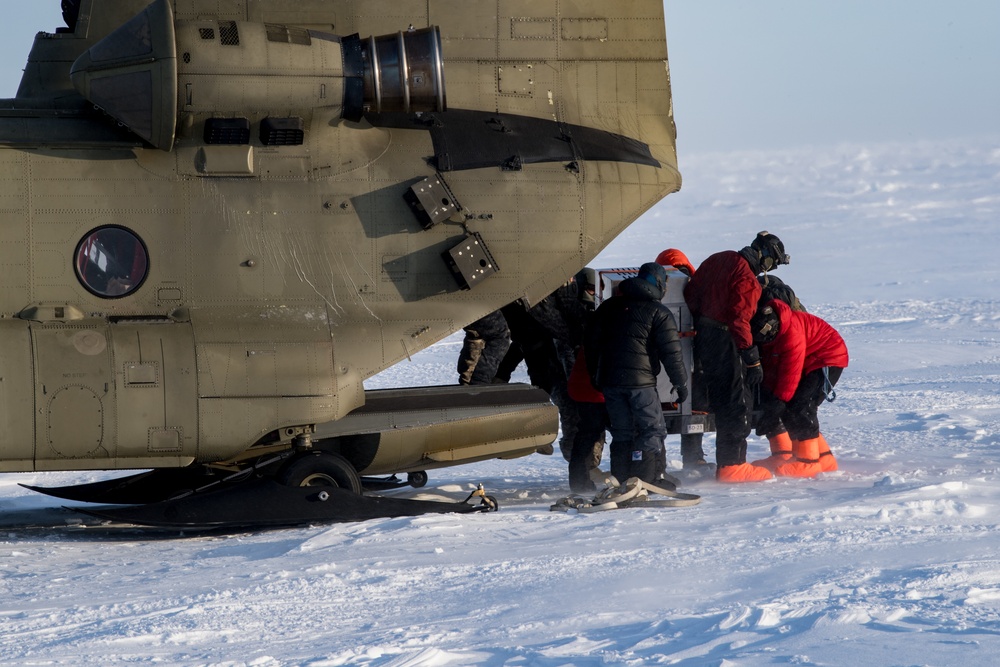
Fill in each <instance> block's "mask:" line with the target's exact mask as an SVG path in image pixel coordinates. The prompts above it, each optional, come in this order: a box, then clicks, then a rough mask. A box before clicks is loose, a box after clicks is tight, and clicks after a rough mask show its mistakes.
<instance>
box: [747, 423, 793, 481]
mask: <svg viewBox="0 0 1000 667" xmlns="http://www.w3.org/2000/svg"><path fill="white" fill-rule="evenodd" d="M767 442H768V443H769V444H770V445H771V455H770V456H768V457H767V458H766V459H760V460H759V461H754V462H753V465H755V466H760V467H762V468H767V469H768V470H770V471H771V472H774V469H775V468H777V467H778V466H779V465H781V464H782V463H785V462H787V461H791V460H792V439H791V437H789V435H788V431H782V432H781V433H779V434H778V435H771V436H768V438H767Z"/></svg>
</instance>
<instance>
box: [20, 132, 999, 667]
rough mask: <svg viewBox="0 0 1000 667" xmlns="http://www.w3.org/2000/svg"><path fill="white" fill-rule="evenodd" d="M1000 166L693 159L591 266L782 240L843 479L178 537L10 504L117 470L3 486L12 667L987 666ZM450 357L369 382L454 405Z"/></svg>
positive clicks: (449, 488) (544, 483) (501, 479)
mask: <svg viewBox="0 0 1000 667" xmlns="http://www.w3.org/2000/svg"><path fill="white" fill-rule="evenodd" d="M998 145H1000V141H997V140H995V139H994V140H992V141H986V140H983V141H981V142H964V143H960V144H954V143H951V144H946V143H929V144H919V143H918V144H908V145H871V146H846V147H838V148H816V149H802V150H797V151H784V152H767V153H740V154H712V155H701V156H697V157H692V158H690V159H684V160H682V162H681V169H682V172H683V174H684V177H685V185H684V190H683V191H682V192H681V193H679V194H676V195H672V196H670V197H668V198H667V199H666V200H664V201H663V202H661V203H660V204H659V205H657V206H656V207H655V208H654V209H653V210H652V211H650V212H649V213H648V214H647V215H646V216H644V217H643V218H642V219H641V220H640V221H638V222H637V223H635V224H634V225H633V226H632V227H630V228H629V229H628V230H627V231H626V233H625V234H623V235H622V236H621V237H620V238H619V239H618V240H616V241H615V242H614V243H613V244H612V245H611V246H610V247H609V248H608V249H607V250H606V251H605V252H604V253H603V254H602V255H601V256H600V257H599V258H598V259H597V261H595V262H594V266H601V267H611V266H622V265H628V266H635V265H638V264H640V263H641V262H643V261H647V260H650V259H652V258H653V257H655V256H656V254H657V253H658V252H659V251H660V250H662V249H663V248H666V247H670V246H674V247H679V248H681V249H683V250H684V251H685V252H687V253H688V255H689V256H690V257H691V259H692V260H693V261H694V263H695V264H698V263H700V261H701V260H702V259H704V258H705V257H706V256H707V255H708V254H710V253H712V252H715V251H718V250H723V249H738V248H740V247H742V246H743V245H746V244H748V243H749V241H750V240H751V239H752V238H753V236H754V234H755V233H756V232H757V231H759V230H761V229H768V230H770V231H771V232H774V233H776V234H778V235H780V237H781V238H782V239H783V240H784V242H785V245H786V249H787V250H788V252H789V253H790V254H791V256H792V264H791V265H790V266H787V267H782V268H781V269H780V272H779V273H778V274H777V275H779V276H780V277H782V278H784V279H785V280H786V282H788V283H789V284H790V285H792V286H793V287H794V288H795V289H796V291H797V292H798V294H799V296H800V297H801V299H802V301H803V302H804V303H805V304H806V306H807V307H808V308H809V310H810V311H811V312H813V313H815V314H817V315H820V316H821V317H823V318H824V319H826V320H827V321H829V322H830V323H831V324H833V325H834V326H835V327H836V328H837V329H838V330H839V331H840V332H841V333H842V334H843V336H844V338H845V339H846V341H847V344H848V346H849V348H850V353H851V364H850V367H849V368H848V369H847V371H846V372H845V373H844V376H843V379H842V380H841V383H840V385H839V386H838V387H837V394H838V397H837V400H836V401H835V402H833V403H828V404H825V405H824V406H823V407H822V408H821V410H820V418H821V421H822V423H823V431H824V433H825V435H826V437H827V439H828V440H829V442H830V444H831V446H832V447H833V451H834V453H835V454H836V456H837V459H838V461H839V463H840V471H838V472H836V473H830V474H826V475H823V476H822V477H821V478H819V479H815V480H800V479H779V480H775V481H771V482H766V483H759V484H751V485H740V486H724V485H720V484H718V483H716V482H715V481H714V480H712V479H710V478H705V479H697V478H690V477H688V478H685V481H686V484H685V486H684V487H682V489H681V490H685V491H689V492H693V493H698V494H700V495H702V497H703V501H702V504H700V505H699V506H697V507H693V508H678V509H663V508H643V509H626V510H620V511H612V512H604V513H599V514H589V515H588V514H566V513H557V512H550V511H549V505H550V504H552V503H553V502H555V501H556V500H558V499H559V498H561V497H563V496H565V495H566V494H568V487H567V481H566V480H567V477H566V465H565V462H564V461H563V460H562V459H561V457H559V456H558V454H557V455H556V456H549V457H546V456H542V455H533V456H531V457H527V458H522V459H516V460H511V461H493V462H487V463H481V464H476V465H471V466H466V467H461V468H454V469H450V470H443V471H432V472H431V481H430V484H429V487H428V489H430V490H433V491H437V492H439V493H441V494H447V495H451V496H461V495H464V494H465V493H467V492H468V490H469V489H470V488H472V487H473V485H474V484H476V483H478V482H482V483H483V484H484V485H485V486H486V488H487V490H488V491H489V492H490V493H491V494H493V495H495V496H496V497H497V498H498V499H499V501H500V503H501V507H502V508H501V511H499V512H497V513H493V514H476V515H462V516H457V515H433V516H421V517H414V518H401V519H383V520H375V521H368V522H365V523H355V524H341V525H315V526H306V527H299V528H294V529H282V530H269V531H261V532H237V533H188V534H184V533H178V532H176V531H173V532H172V531H143V530H137V529H132V528H122V527H116V526H102V525H101V524H100V523H98V522H96V521H94V520H89V519H85V518H84V517H82V516H81V515H78V514H76V513H74V512H72V511H70V510H66V509H63V508H62V505H63V504H64V503H61V502H60V501H57V500H54V499H51V498H47V497H44V496H40V495H37V494H33V493H31V492H29V491H27V490H25V489H23V488H21V487H20V486H18V484H19V483H29V484H38V485H43V486H58V485H62V484H68V483H76V482H84V481H92V480H95V479H100V478H104V477H107V476H109V473H92V474H91V473H46V474H6V475H0V664H2V665H98V664H99V665H108V664H168V665H252V666H256V667H270V666H272V665H311V666H314V667H318V666H321V665H322V666H326V665H365V666H375V665H378V666H392V667H417V666H421V667H448V666H453V665H454V666H459V665H490V666H497V667H499V666H501V665H502V666H511V667H513V666H531V665H538V666H542V667H557V666H563V665H595V666H596V665H623V666H624V665H691V666H693V665H712V666H726V667H733V666H744V665H779V664H792V665H900V666H904V665H905V666H909V665H936V666H946V665H963V667H971V666H974V665H994V664H996V661H997V658H996V656H997V655H998V654H1000V531H998V529H997V528H998V525H997V522H998V520H1000V519H998V518H997V517H1000V459H998V455H997V452H998V449H1000V269H998V268H997V267H998V263H997V254H998V253H1000V231H998V230H1000V227H998V222H1000V215H998V212H1000V149H998V148H997V146H998ZM459 344H460V339H459V337H458V336H452V337H450V338H448V339H446V340H444V341H442V342H440V343H438V344H437V345H434V346H433V347H431V348H430V349H428V350H426V351H425V352H423V353H421V354H419V355H416V356H415V357H414V358H413V359H412V361H411V362H408V363H404V364H401V365H400V366H398V367H395V368H392V369H390V370H388V371H386V372H384V373H382V374H381V375H379V376H377V377H375V378H373V379H372V380H371V381H370V382H369V383H368V386H369V387H371V388H377V387H391V386H410V385H427V384H448V383H452V382H454V381H455V374H454V362H455V357H456V354H457V352H458V348H459ZM522 377H523V374H522ZM706 445H707V450H708V451H709V453H710V455H711V453H712V452H713V451H714V449H713V447H712V445H713V443H712V440H711V438H707V439H706ZM667 450H668V455H669V457H670V458H671V459H672V467H674V468H677V467H679V466H680V461H679V458H680V457H679V452H678V442H677V441H676V437H670V438H668V440H667ZM766 450H767V445H766V442H765V441H764V440H763V439H762V438H756V437H752V440H751V443H750V457H751V458H759V457H763V456H764V455H766ZM606 466H607V459H605V467H606Z"/></svg>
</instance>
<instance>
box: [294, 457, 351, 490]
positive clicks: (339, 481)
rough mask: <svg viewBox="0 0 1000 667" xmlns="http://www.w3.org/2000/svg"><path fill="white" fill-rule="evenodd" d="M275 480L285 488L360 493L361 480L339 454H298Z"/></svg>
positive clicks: (348, 462)
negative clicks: (320, 488)
mask: <svg viewBox="0 0 1000 667" xmlns="http://www.w3.org/2000/svg"><path fill="white" fill-rule="evenodd" d="M275 479H276V480H277V481H278V482H279V483H281V484H284V485H285V486H328V487H335V488H340V489H346V490H348V491H351V492H352V493H357V494H360V493H361V478H360V477H359V476H358V471H357V470H355V469H354V466H352V465H351V462H350V461H348V460H347V459H345V458H344V457H343V456H341V455H340V454H331V453H330V452H308V453H306V454H300V455H299V456H297V457H295V458H293V459H292V460H291V461H289V462H288V463H286V464H285V466H284V467H283V468H282V469H281V470H280V471H278V474H277V475H276V476H275Z"/></svg>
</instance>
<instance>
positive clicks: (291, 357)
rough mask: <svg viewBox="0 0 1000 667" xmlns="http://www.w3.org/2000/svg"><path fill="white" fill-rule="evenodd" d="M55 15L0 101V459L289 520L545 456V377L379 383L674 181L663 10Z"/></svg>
mask: <svg viewBox="0 0 1000 667" xmlns="http://www.w3.org/2000/svg"><path fill="white" fill-rule="evenodd" d="M62 4H63V14H64V18H65V22H66V26H64V27H60V28H58V29H56V30H55V31H54V32H52V33H48V32H43V33H39V34H38V35H37V36H36V38H35V41H34V45H33V47H32V50H31V53H30V56H29V58H28V62H27V65H26V67H25V70H24V75H23V78H22V80H21V84H20V87H19V89H18V92H17V96H16V97H15V98H14V99H10V100H4V101H3V102H2V103H0V209H2V211H3V215H2V218H0V221H2V222H0V224H2V226H3V234H4V239H5V240H6V241H7V242H6V243H4V244H2V245H0V266H3V267H4V268H5V271H4V273H5V276H4V279H3V281H2V283H0V434H2V440H0V442H2V444H0V471H3V472H17V471H56V470H63V471H67V470H146V469H149V470H148V471H146V472H141V473H138V474H136V475H132V476H130V477H127V478H124V479H122V480H111V481H109V482H102V483H97V484H96V485H88V486H85V487H75V490H74V488H63V489H50V490H48V491H50V492H52V493H54V494H56V495H62V496H63V497H69V498H77V499H83V500H89V501H94V502H104V503H137V504H141V503H152V505H150V507H154V506H155V507H156V509H155V510H153V511H152V513H148V512H147V513H146V514H142V515H140V516H139V522H141V521H142V520H145V521H147V522H151V523H155V522H157V521H161V522H167V523H169V521H167V519H164V518H163V517H166V516H169V517H173V520H176V521H177V522H178V523H182V520H181V518H179V517H180V515H181V514H184V512H186V511H187V510H186V509H185V510H183V511H181V510H178V509H177V507H178V505H177V504H176V503H177V502H178V498H177V496H178V492H179V491H180V492H181V493H180V495H183V496H185V498H184V499H183V501H184V502H187V503H188V504H189V505H190V506H197V507H199V508H206V507H207V508H209V509H207V510H203V509H199V512H204V513H202V514H198V519H197V520H195V519H192V521H195V522H197V521H200V522H202V523H212V522H213V521H219V522H223V523H225V522H230V523H232V522H234V521H235V522H243V523H253V522H255V521H258V522H261V523H267V522H269V521H270V522H275V523H277V522H288V521H290V520H294V519H296V518H301V517H307V519H308V518H310V517H311V518H315V516H314V515H310V514H309V512H307V511H305V510H303V508H304V507H305V506H306V505H310V506H316V505H317V504H320V505H324V506H326V507H327V509H324V510H322V511H321V512H320V513H319V516H320V517H323V518H332V519H334V520H336V519H337V518H338V517H341V516H346V515H351V512H352V511H353V510H350V511H349V510H345V509H343V507H346V505H347V504H348V501H347V500H344V498H345V493H339V492H341V491H343V492H346V495H351V494H353V495H355V496H357V494H359V493H360V492H361V490H362V481H361V475H365V476H372V475H394V474H397V473H399V474H403V473H407V474H409V475H410V477H409V478H408V482H409V483H412V484H414V485H419V484H420V483H422V482H423V481H424V480H426V472H425V471H426V470H428V469H433V468H435V467H442V466H448V465H458V464H461V463H465V462H469V461H474V460H482V459H488V458H494V457H508V456H523V455H526V454H529V453H533V452H535V451H537V450H539V449H542V448H544V447H545V446H547V445H548V444H549V443H551V441H552V440H553V438H554V436H555V433H556V428H557V427H556V414H555V410H554V408H553V407H552V406H551V404H550V403H549V401H548V397H547V396H546V395H545V394H544V392H541V391H540V390H538V389H535V388H533V387H530V386H527V385H520V386H519V385H511V386H506V387H503V386H501V387H485V388H469V387H458V386H456V387H435V388H422V389H399V390H385V391H365V388H364V385H363V383H364V380H365V379H366V378H369V377H371V376H372V375H374V374H376V373H378V372H380V371H382V370H384V369H386V368H388V367H390V366H392V365H394V364H396V363H398V362H400V361H402V360H405V359H407V358H409V357H410V356H411V355H412V354H414V353H415V352H417V351H419V350H422V349H424V348H426V347H428V346H429V345H431V344H433V343H435V342H437V341H439V340H441V339H442V338H445V337H446V336H448V335H450V334H452V333H453V332H455V331H457V330H458V329H459V328H461V327H462V326H464V325H465V324H467V323H469V322H471V321H473V320H475V319H477V318H479V317H481V316H483V315H485V314H487V313H489V312H491V311H493V310H495V309H497V308H499V307H501V306H503V305H505V304H508V303H510V302H512V301H516V300H522V301H523V302H524V303H526V304H528V305H530V304H533V303H536V302H538V301H539V300H541V299H542V298H544V297H545V296H546V295H548V294H549V293H551V292H552V291H553V290H554V289H556V288H557V287H558V286H559V285H561V284H563V283H564V282H565V281H566V280H567V278H568V277H569V276H572V275H573V274H574V273H575V272H576V271H577V270H578V269H579V268H581V267H582V266H584V265H585V264H586V263H588V262H589V261H590V260H591V259H593V258H594V257H595V256H596V255H597V253H598V252H599V251H600V250H601V249H602V248H604V247H605V246H606V245H607V244H608V243H609V242H610V241H611V240H612V239H613V238H615V236H617V235H618V234H619V233H620V232H622V230H624V229H625V228H626V227H627V226H628V225H629V224H630V223H631V222H633V221H634V220H635V219H636V218H637V217H639V216H640V215H641V214H642V213H643V212H644V211H646V210H647V209H649V208H650V207H651V206H652V205H653V204H655V203H656V202H657V201H659V200H660V199H661V198H663V197H664V196H665V195H667V194H668V193H671V192H674V191H676V190H678V189H679V188H680V185H681V179H680V174H679V172H678V170H677V160H676V150H675V134H676V133H675V127H674V121H673V114H672V106H671V95H670V76H669V69H668V66H667V53H666V39H665V32H664V17H663V3H662V0H629V1H628V2H615V3H609V2H606V1H603V0H576V1H575V2H573V3H565V2H557V0H530V1H529V0H499V1H486V0H461V1H460V2H459V1H456V0H427V1H426V2H425V1H422V2H419V3H410V2H395V1H394V2H386V1H384V0H365V1H360V0H265V1H261V0H153V1H152V2H150V1H149V0H64V1H63V3H62ZM446 74H447V76H446ZM446 80H447V87H446ZM366 479H367V477H366ZM242 480H252V481H253V484H251V485H250V486H248V482H244V483H243V484H237V483H236V482H238V481H242ZM317 485H320V486H321V490H322V493H321V494H320V495H322V496H325V497H323V498H321V500H323V501H326V502H324V503H317V502H315V501H316V498H317V497H319V496H317V493H318V492H317ZM220 487H226V488H229V489H234V488H239V489H241V491H239V492H238V493H229V494H228V495H227V494H224V493H220V492H219V488H220ZM248 488H252V490H251V491H249V492H248V491H246V489H248ZM203 489H211V490H210V491H207V492H205V493H195V491H201V490H203ZM330 491H338V493H335V494H333V498H332V501H329V500H328V499H331V494H330ZM239 494H242V495H239ZM269 494H270V495H269ZM290 494H291V495H290ZM296 494H297V495H296ZM207 497H213V498H217V499H223V500H216V501H214V502H215V505H214V506H213V504H212V502H210V501H208V500H206V498H207ZM225 498H228V499H225ZM233 498H235V499H236V500H232V499H233ZM349 502H350V503H355V504H356V503H357V502H358V501H357V499H356V498H355V499H351V500H350V501H349ZM265 506H267V507H268V508H269V509H270V506H280V507H283V508H286V509H283V510H280V511H278V514H276V515H275V516H276V517H277V518H274V517H270V518H269V516H265V515H266V512H265V511H264V507H265ZM334 506H340V507H341V509H337V508H336V507H334ZM353 506H354V505H352V507H353ZM185 507H186V506H185ZM222 507H228V508H230V509H231V510H232V511H233V512H235V514H230V515H227V517H228V518H223V519H217V518H216V517H215V515H213V512H216V513H219V515H220V516H221V515H222V514H224V511H223V510H222V509H220V508H222ZM233 507H235V509H232V508H233ZM330 507H333V509H329V508H330ZM164 508H167V509H164ZM383 511H392V510H387V509H384V508H383ZM307 515H308V516H307Z"/></svg>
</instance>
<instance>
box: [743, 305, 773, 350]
mask: <svg viewBox="0 0 1000 667" xmlns="http://www.w3.org/2000/svg"><path fill="white" fill-rule="evenodd" d="M780 331H781V319H780V318H779V317H778V312H777V311H776V310H775V309H774V306H772V305H770V304H768V305H765V306H761V307H760V308H758V309H757V312H756V313H754V316H753V317H751V318H750V333H751V335H752V336H753V342H754V343H757V344H760V343H770V342H771V341H772V340H774V339H775V338H776V337H777V336H778V333H779V332H780Z"/></svg>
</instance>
